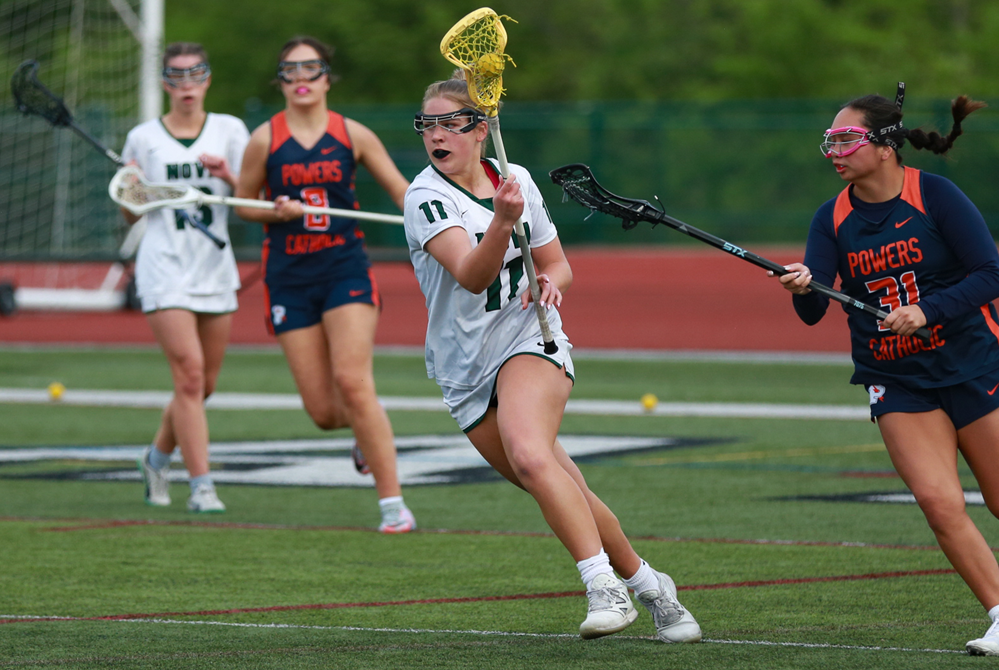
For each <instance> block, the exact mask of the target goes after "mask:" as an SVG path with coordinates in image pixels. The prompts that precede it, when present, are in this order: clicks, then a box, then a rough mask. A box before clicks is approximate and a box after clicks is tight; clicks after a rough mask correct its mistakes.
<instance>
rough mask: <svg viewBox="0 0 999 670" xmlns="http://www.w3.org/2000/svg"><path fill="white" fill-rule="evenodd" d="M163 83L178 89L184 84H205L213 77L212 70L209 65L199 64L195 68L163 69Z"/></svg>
mask: <svg viewBox="0 0 999 670" xmlns="http://www.w3.org/2000/svg"><path fill="white" fill-rule="evenodd" d="M162 74H163V81H164V82H165V83H166V85H167V86H169V87H170V88H177V87H178V86H181V85H183V84H204V83H205V82H206V81H208V78H209V77H210V76H212V68H211V67H209V65H208V63H198V64H197V65H195V66H194V67H187V68H177V67H165V68H163V73H162Z"/></svg>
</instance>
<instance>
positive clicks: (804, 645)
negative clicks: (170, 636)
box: [0, 615, 967, 655]
mask: <svg viewBox="0 0 999 670" xmlns="http://www.w3.org/2000/svg"><path fill="white" fill-rule="evenodd" d="M0 616H3V615H0ZM21 618H24V619H28V620H39V619H47V620H65V621H78V620H79V619H75V618H73V617H27V616H25V617H21ZM120 622H121V623H156V624H174V625H182V626H226V627H230V628H271V629H292V630H340V631H350V632H359V633H414V634H423V635H426V634H430V635H476V636H490V637H536V638H543V639H575V638H577V637H579V636H578V635H577V634H575V633H523V632H517V631H503V630H454V629H449V628H444V629H432V628H368V627H363V626H315V625H304V624H285V623H238V622H229V621H179V620H177V619H122V620H120ZM614 639H616V640H655V639H656V638H655V637H653V636H651V635H649V636H645V635H615V636H614ZM700 643H701V644H741V645H747V646H761V647H793V648H801V649H844V650H847V651H904V652H916V653H924V654H962V655H964V654H967V652H965V651H959V650H957V649H914V648H910V647H878V646H864V645H848V644H830V643H822V642H772V641H768V640H716V639H713V638H704V639H703V640H701V642H700Z"/></svg>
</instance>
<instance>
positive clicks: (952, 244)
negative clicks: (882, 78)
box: [793, 167, 999, 388]
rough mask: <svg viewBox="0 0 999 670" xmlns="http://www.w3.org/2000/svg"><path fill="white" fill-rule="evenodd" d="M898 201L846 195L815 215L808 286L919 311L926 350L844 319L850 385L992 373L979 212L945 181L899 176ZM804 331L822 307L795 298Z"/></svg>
mask: <svg viewBox="0 0 999 670" xmlns="http://www.w3.org/2000/svg"><path fill="white" fill-rule="evenodd" d="M904 170H905V175H904V185H903V189H902V193H901V194H900V195H899V196H898V197H896V198H894V199H892V200H889V201H887V202H883V203H867V202H864V201H862V200H860V199H858V198H855V197H854V196H853V195H852V186H848V187H847V188H846V189H844V190H843V191H842V192H841V193H840V194H839V196H838V197H836V198H833V199H832V200H829V201H828V202H826V203H825V204H824V205H822V207H820V208H819V210H818V211H817V212H816V214H815V217H814V218H813V220H812V225H811V229H810V230H809V234H808V244H807V248H806V251H805V259H804V264H805V265H806V266H808V268H809V269H810V270H811V272H812V277H813V278H814V279H815V281H818V282H821V283H823V284H826V285H827V286H832V285H833V282H834V280H835V279H836V275H837V274H838V275H839V276H840V279H841V282H842V283H841V287H840V290H841V291H842V292H843V293H845V294H846V295H848V296H850V297H851V298H854V299H856V300H859V301H861V302H865V303H868V304H870V305H874V306H876V307H878V308H880V309H881V310H883V311H885V312H891V311H892V310H894V309H897V308H899V307H904V306H906V305H915V304H917V303H918V304H919V307H920V308H921V309H922V311H923V313H924V314H925V316H926V319H927V328H928V329H929V330H930V331H931V332H932V338H931V339H930V341H929V342H923V341H921V340H919V339H918V338H916V337H914V336H901V335H896V334H895V333H892V332H891V330H890V329H887V328H885V327H884V326H883V325H882V324H881V323H880V322H879V321H878V320H877V319H876V318H875V317H872V316H871V315H869V314H866V313H862V312H858V311H856V310H853V309H849V308H846V307H845V306H844V309H845V310H846V312H847V315H848V318H847V322H848V324H849V327H850V336H851V346H852V354H853V361H854V374H853V378H852V379H851V382H852V383H854V384H886V383H890V382H897V383H901V384H904V385H907V386H911V387H916V388H939V387H943V386H952V385H955V384H960V383H962V382H965V381H968V380H970V379H975V378H976V377H979V376H981V375H984V374H987V373H989V372H992V371H995V370H997V369H999V317H997V314H996V310H995V308H994V307H993V305H992V301H993V300H995V299H996V298H997V297H999V252H997V250H996V245H995V242H994V241H993V239H992V236H991V234H990V233H989V230H988V228H987V226H986V225H985V220H984V219H983V218H982V215H981V214H980V213H979V211H978V209H977V208H976V207H975V206H974V204H973V203H972V202H971V201H970V200H969V199H968V197H967V196H966V195H965V194H964V193H962V192H961V190H960V189H958V188H957V186H955V185H954V184H953V183H952V182H951V181H949V180H948V179H945V178H943V177H940V176H938V175H933V174H928V173H924V172H921V171H920V170H917V169H914V168H909V167H906V168H904ZM793 302H794V308H795V311H796V312H797V313H798V315H799V317H801V319H802V320H803V321H804V322H805V323H808V324H814V323H816V322H818V321H819V319H821V318H822V316H823V315H824V314H825V312H826V308H827V307H828V304H829V299H828V298H825V297H824V296H820V295H819V294H818V293H815V292H812V293H809V294H807V295H804V296H799V295H795V296H794V299H793Z"/></svg>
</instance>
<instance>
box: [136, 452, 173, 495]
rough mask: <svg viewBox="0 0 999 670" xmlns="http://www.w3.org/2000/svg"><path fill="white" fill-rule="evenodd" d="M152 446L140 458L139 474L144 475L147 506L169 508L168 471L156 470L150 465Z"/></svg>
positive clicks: (165, 469) (143, 481) (164, 469)
mask: <svg viewBox="0 0 999 670" xmlns="http://www.w3.org/2000/svg"><path fill="white" fill-rule="evenodd" d="M152 450H153V447H152V446H149V447H146V450H145V451H143V452H142V456H140V457H139V463H138V465H139V472H141V473H142V483H143V484H145V486H146V493H145V496H146V504H147V505H152V506H153V507H167V506H168V505H169V504H170V481H169V480H168V479H167V469H168V468H163V469H162V470H156V469H155V468H153V466H151V465H149V452H150V451H152Z"/></svg>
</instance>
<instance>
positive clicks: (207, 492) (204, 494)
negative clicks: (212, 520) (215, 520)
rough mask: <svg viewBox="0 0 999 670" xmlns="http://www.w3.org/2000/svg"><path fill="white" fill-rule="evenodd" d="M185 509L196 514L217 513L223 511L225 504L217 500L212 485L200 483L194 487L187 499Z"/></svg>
mask: <svg viewBox="0 0 999 670" xmlns="http://www.w3.org/2000/svg"><path fill="white" fill-rule="evenodd" d="M187 511H188V512H195V513H197V514H219V513H221V512H224V511H225V505H223V504H222V501H221V500H219V497H218V494H217V493H215V487H214V486H212V485H211V484H202V485H201V486H199V487H198V488H196V489H194V491H193V492H191V497H190V498H188V499H187Z"/></svg>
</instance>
